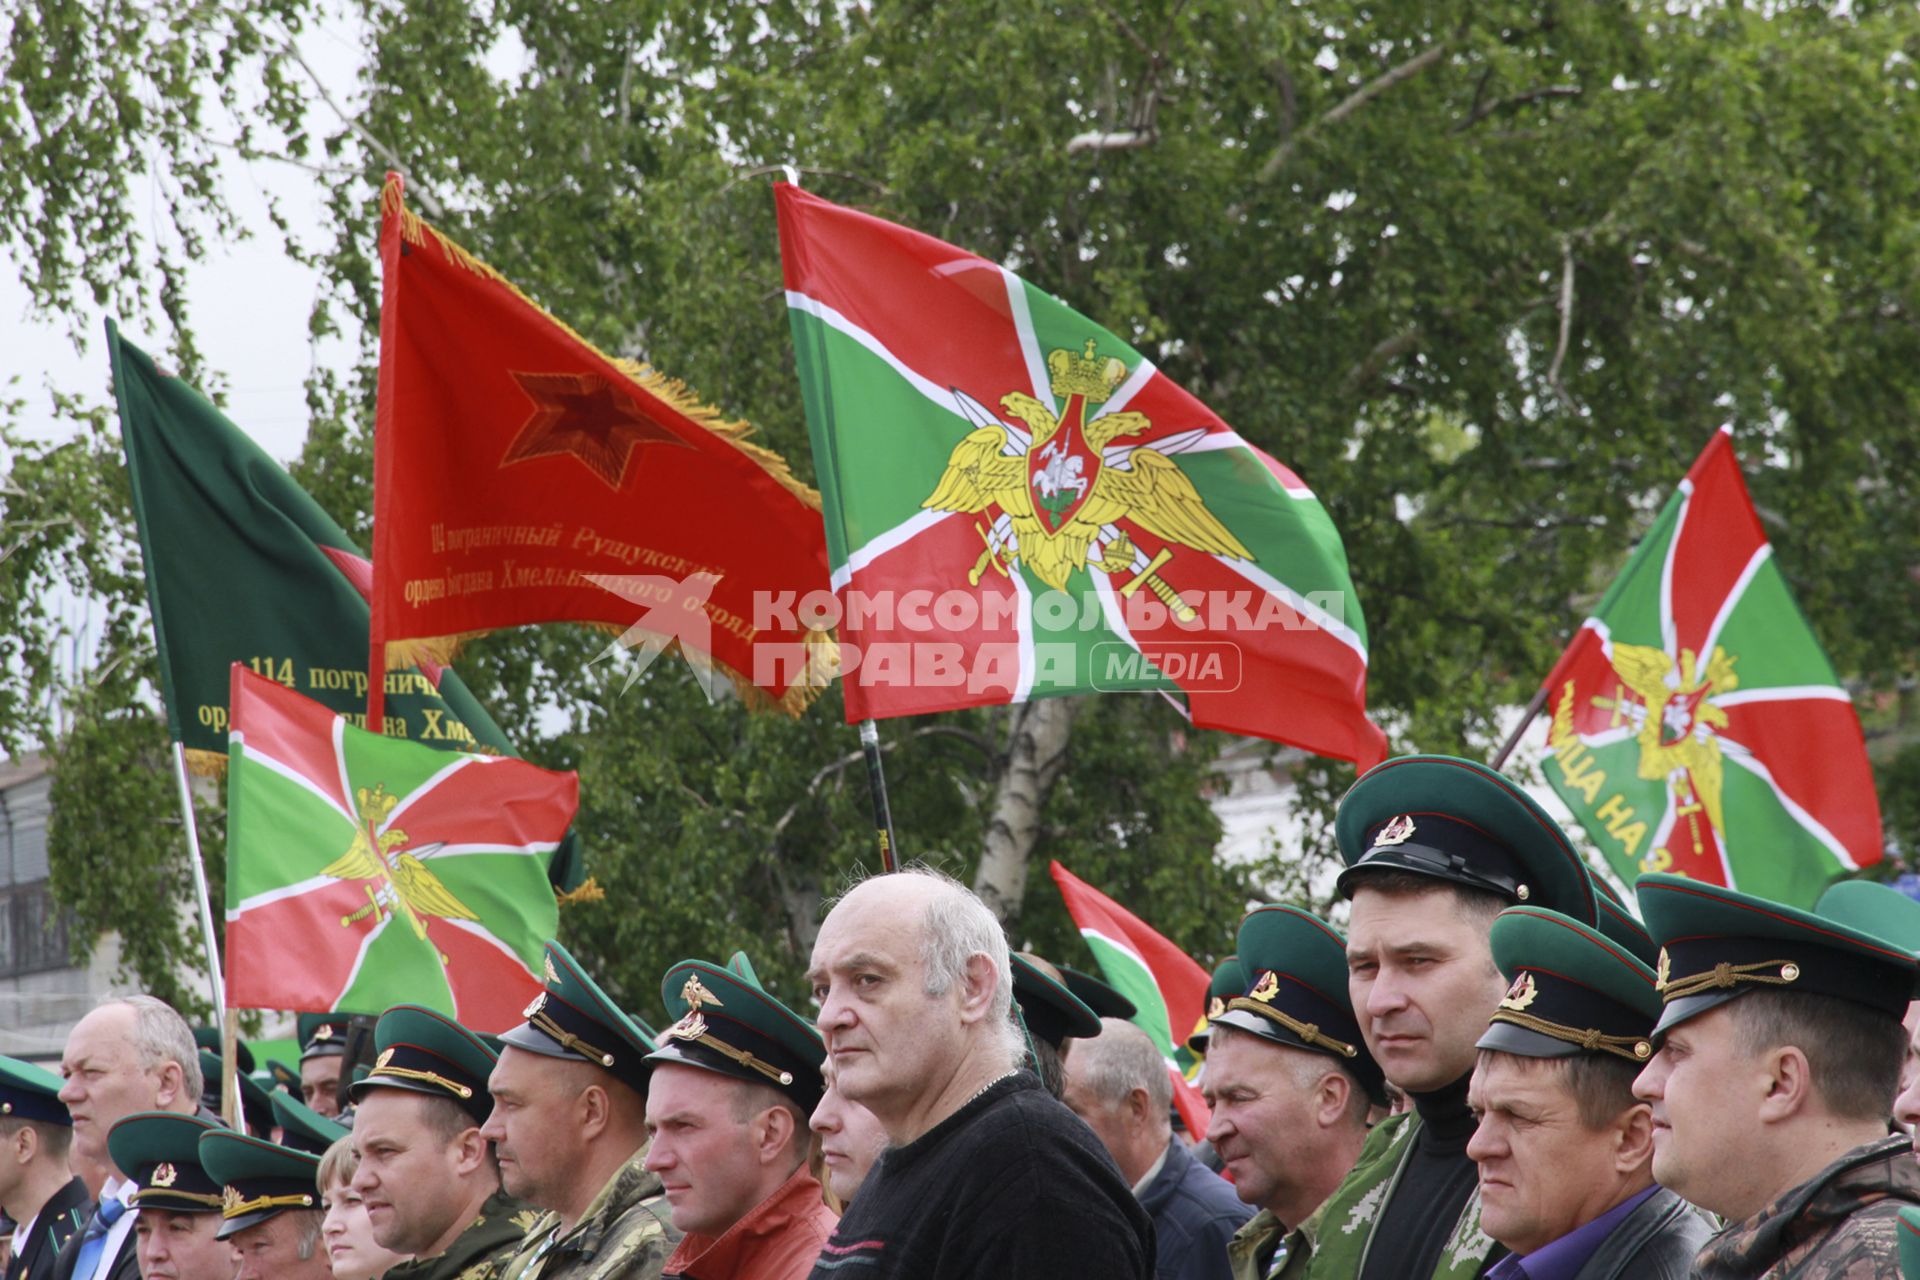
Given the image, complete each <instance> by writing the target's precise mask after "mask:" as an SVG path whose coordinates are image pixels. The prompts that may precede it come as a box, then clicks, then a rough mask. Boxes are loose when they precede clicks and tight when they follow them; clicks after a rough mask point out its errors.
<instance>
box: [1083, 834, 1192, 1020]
mask: <svg viewBox="0 0 1920 1280" xmlns="http://www.w3.org/2000/svg"><path fill="white" fill-rule="evenodd" d="M1047 870H1048V871H1049V872H1050V873H1051V874H1052V876H1053V882H1054V884H1055V885H1057V886H1059V889H1060V896H1061V898H1062V899H1064V900H1065V901H1066V904H1067V914H1068V915H1070V916H1072V917H1073V923H1074V924H1075V926H1077V927H1078V928H1081V929H1092V930H1094V931H1095V932H1097V933H1101V934H1105V935H1106V936H1107V937H1109V938H1114V939H1117V940H1119V941H1123V942H1125V943H1126V944H1127V945H1128V946H1130V947H1132V948H1133V949H1134V950H1135V951H1137V952H1138V953H1139V954H1140V958H1141V959H1142V960H1144V961H1146V964H1147V970H1148V971H1149V972H1150V973H1152V974H1153V981H1154V984H1155V985H1156V986H1158V987H1159V988H1160V999H1161V1002H1162V1003H1164V1004H1165V1005H1166V1006H1167V1027H1168V1029H1169V1030H1171V1031H1172V1033H1173V1034H1174V1036H1175V1037H1176V1038H1178V1037H1182V1036H1184V1035H1185V1034H1186V1033H1187V1031H1189V1030H1191V1029H1192V1028H1193V1026H1194V1025H1195V1024H1196V1023H1198V1022H1199V1021H1200V1019H1201V1017H1202V1015H1204V1014H1205V1012H1206V1008H1207V984H1208V982H1210V981H1211V980H1212V979H1211V977H1210V975H1209V974H1208V973H1207V971H1206V970H1205V969H1202V968H1201V967H1200V963H1199V961H1197V960H1195V959H1194V958H1193V957H1192V956H1190V955H1188V954H1187V953H1186V952H1184V951H1182V950H1181V949H1180V948H1179V947H1177V946H1175V945H1174V943H1173V942H1172V941H1170V940H1169V939H1167V938H1164V937H1162V936H1161V935H1160V934H1159V933H1158V932H1156V931H1155V930H1154V929H1153V927H1152V926H1151V925H1149V924H1147V923H1146V922H1145V921H1144V920H1142V919H1140V917H1139V916H1136V915H1134V914H1133V912H1131V911H1129V910H1127V909H1126V908H1125V907H1123V906H1121V905H1120V904H1119V903H1117V902H1115V901H1114V900H1113V899H1112V898H1109V897H1108V896H1107V895H1106V894H1104V893H1102V892H1100V891H1099V890H1098V889H1096V888H1094V887H1093V886H1092V885H1090V884H1088V883H1087V882H1086V881H1084V880H1082V879H1080V877H1078V876H1076V875H1074V874H1073V872H1071V871H1069V870H1067V869H1066V868H1065V867H1063V866H1061V865H1060V864H1059V863H1058V862H1050V863H1048V864H1047Z"/></svg>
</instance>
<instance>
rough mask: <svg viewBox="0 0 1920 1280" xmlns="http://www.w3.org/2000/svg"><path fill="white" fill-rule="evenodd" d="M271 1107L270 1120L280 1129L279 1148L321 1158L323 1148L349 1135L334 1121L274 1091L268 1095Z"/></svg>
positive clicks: (325, 1151) (292, 1098) (300, 1102)
mask: <svg viewBox="0 0 1920 1280" xmlns="http://www.w3.org/2000/svg"><path fill="white" fill-rule="evenodd" d="M268 1100H269V1101H270V1102H271V1103H272V1104H273V1121H274V1123H275V1124H277V1125H279V1126H280V1145H281V1146H284V1147H292V1148H293V1149H294V1150H295V1151H305V1152H307V1153H308V1154H309V1155H316V1156H323V1155H325V1154H326V1153H327V1148H328V1147H331V1146H332V1145H333V1144H334V1143H336V1142H338V1141H340V1139H342V1138H344V1137H346V1136H347V1134H349V1133H350V1132H352V1130H350V1129H348V1128H347V1126H345V1125H343V1124H341V1123H340V1122H339V1121H337V1120H329V1119H328V1118H327V1117H326V1116H323V1115H321V1114H320V1113H319V1112H318V1111H315V1110H314V1109H313V1108H312V1107H309V1106H308V1105H307V1104H306V1103H304V1102H302V1101H300V1099H298V1098H296V1097H294V1096H292V1095H291V1094H287V1093H282V1092H280V1091H279V1090H278V1089H276V1090H274V1091H273V1092H272V1093H271V1094H269V1095H268Z"/></svg>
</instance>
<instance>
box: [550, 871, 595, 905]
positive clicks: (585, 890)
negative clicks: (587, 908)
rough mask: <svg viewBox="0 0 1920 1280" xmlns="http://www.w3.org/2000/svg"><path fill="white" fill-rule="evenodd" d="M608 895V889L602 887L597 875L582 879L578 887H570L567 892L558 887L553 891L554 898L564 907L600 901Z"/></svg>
mask: <svg viewBox="0 0 1920 1280" xmlns="http://www.w3.org/2000/svg"><path fill="white" fill-rule="evenodd" d="M606 896H607V891H606V890H605V889H602V888H601V887H600V881H599V879H598V878H597V877H595V876H588V877H587V878H586V879H585V880H583V881H581V882H580V887H579V888H577V889H569V890H567V891H566V892H565V893H562V892H560V890H558V889H555V890H554V891H553V900H554V901H555V902H557V903H559V904H560V905H561V906H563V907H574V906H578V905H579V904H581V903H583V902H600V901H602V900H603V899H605V898H606Z"/></svg>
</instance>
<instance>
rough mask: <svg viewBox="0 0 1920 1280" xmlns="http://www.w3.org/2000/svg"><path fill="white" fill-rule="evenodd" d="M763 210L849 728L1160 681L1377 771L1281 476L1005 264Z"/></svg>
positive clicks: (1232, 717) (866, 224) (1320, 573)
mask: <svg viewBox="0 0 1920 1280" xmlns="http://www.w3.org/2000/svg"><path fill="white" fill-rule="evenodd" d="M774 194H775V203H776V206H777V211H778V216H779V224H780V246H781V259H782V264H783V269H784V272H785V276H786V288H787V305H788V315H789V319H790V320H791V323H792V326H793V337H794V349H795V353H796V357H797V360H798V365H799V374H800V384H801V391H802V393H803V395H804V396H805V400H806V411H807V422H808V426H809V429H810V431H811V434H812V440H813V453H814V460H815V463H816V466H817V469H818V472H819V479H820V488H821V497H822V502H823V511H824V514H825V518H826V532H827V546H828V550H829V554H830V556H831V559H832V565H833V588H834V592H835V593H836V597H837V602H836V606H835V608H836V613H837V617H838V620H839V622H840V639H841V642H842V644H843V651H842V662H841V681H842V689H843V692H844V694H845V697H846V704H847V718H848V719H849V720H864V719H868V718H879V717H887V716H898V715H911V714H916V713H922V712H932V711H944V710H951V709H953V708H957V707H968V706H980V705H987V704H993V703H1007V702H1019V701H1025V700H1026V699H1028V698H1034V697H1043V696H1049V695H1056V694H1072V693H1084V692H1092V691H1096V690H1129V689H1132V690H1139V689H1157V690H1160V691H1162V692H1165V693H1167V694H1168V695H1169V696H1173V697H1176V698H1179V699H1184V701H1185V704H1186V708H1187V711H1188V713H1189V715H1190V716H1191V718H1192V720H1193V722H1194V723H1195V724H1197V725H1200V726H1202V727H1204V728H1212V729H1223V730H1228V731H1230V732H1236V733H1251V734H1257V735H1259V736H1261V737H1266V738H1273V739H1276V740H1279V741H1283V742H1289V743H1293V744H1295V745H1298V746H1301V747H1304V748H1306V749H1308V750H1310V751H1315V752H1318V753H1320V754H1323V755H1328V756H1334V757H1338V758H1340V759H1345V760H1352V761H1355V762H1357V763H1358V764H1360V765H1361V766H1362V767H1365V766H1367V765H1370V764H1373V763H1374V762H1376V761H1378V760H1379V759H1380V758H1381V757H1382V756H1383V755H1384V754H1385V745H1386V744H1385V738H1384V736H1383V735H1382V734H1381V732H1380V730H1379V729H1378V728H1376V727H1375V726H1374V725H1373V724H1372V723H1370V722H1369V721H1368V719H1367V717H1366V679H1367V636H1366V623H1365V621H1364V619H1363V618H1362V617H1361V613H1360V606H1359V601H1358V599H1357V598H1356V596H1355V595H1354V591H1353V583H1352V580H1351V579H1350V577H1349V576H1348V572H1347V559H1346V551H1345V549H1344V548H1343V546H1342V545H1341V542H1340V535H1339V533H1338V531H1337V530H1336V529H1335V528H1334V525H1333V521H1332V520H1331V518H1329V516H1328V514H1327V511H1326V509H1325V508H1324V507H1322V506H1321V504H1320V503H1319V501H1318V500H1317V499H1316V498H1315V497H1314V495H1313V493H1312V492H1311V491H1310V490H1309V489H1308V488H1307V487H1306V485H1305V484H1303V483H1302V482H1301V480H1300V478H1299V477H1298V476H1296V475H1294V474H1293V473H1292V472H1291V471H1289V470H1287V469H1286V468H1285V467H1283V466H1281V465H1280V464H1279V463H1277V462H1275V461H1274V460H1273V459H1272V458H1269V457H1267V456H1265V455H1264V454H1262V453H1260V452H1259V451H1258V450H1256V449H1254V448H1252V447H1250V446H1249V445H1248V444H1247V442H1246V441H1245V440H1243V439H1242V438H1241V437H1240V436H1239V434H1238V433H1236V432H1235V431H1234V430H1233V429H1232V428H1230V427H1229V426H1227V424H1226V423H1224V422H1222V421H1221V420H1220V419H1219V418H1218V417H1217V416H1216V415H1215V414H1214V413H1213V412H1212V411H1210V410H1209V409H1208V408H1207V407H1206V406H1205V405H1203V404H1201V403H1200V402H1199V401H1198V400H1196V399H1194V397H1192V396H1191V395H1189V394H1187V393H1186V392H1185V391H1183V390H1182V389H1181V388H1180V387H1178V386H1176V385H1175V384H1174V383H1173V382H1172V381H1171V380H1170V379H1168V378H1167V377H1166V376H1165V375H1164V374H1162V373H1160V372H1159V371H1158V370H1157V369H1155V368H1154V365H1153V363H1152V362H1151V361H1150V360H1148V359H1146V358H1145V357H1144V356H1142V355H1141V354H1140V353H1139V352H1138V351H1136V350H1134V349H1133V348H1132V347H1131V346H1129V345H1128V344H1127V343H1125V342H1123V341H1121V340H1120V339H1119V338H1117V337H1115V336H1114V335H1113V334H1112V333H1110V332H1109V331H1107V330H1106V329H1103V328H1101V327H1100V326H1099V325H1097V324H1095V323H1093V322H1092V321H1090V320H1088V319H1087V318H1086V317H1084V316H1082V315H1079V314H1078V313H1076V312H1075V311H1073V310H1072V309H1071V308H1069V307H1067V306H1066V305H1065V304H1063V303H1061V302H1060V301H1059V300H1058V299H1056V298H1054V297H1052V296H1051V295H1049V294H1047V293H1044V292H1042V291H1041V290H1039V289H1036V288H1034V287H1032V286H1031V285H1029V284H1027V283H1026V282H1025V281H1023V280H1021V279H1020V278H1019V277H1018V276H1016V275H1014V274H1013V273H1012V272H1011V271H1008V270H1006V269H1005V268H1002V267H1000V266H997V265H995V264H993V263H991V262H988V261H986V260H985V259H983V258H979V257H976V256H975V255H973V254H970V253H967V252H965V251H964V250H961V249H957V248H955V247H954V246H952V245H950V244H947V243H945V242H943V241H940V240H936V239H934V238H933V237H931V236H927V235H922V234H920V233H919V232H916V231H911V230H908V229H907V228H905V227H902V226H898V225H896V224H894V223H891V222H886V221H883V220H881V219H879V218H876V217H872V216H870V215H867V214H864V213H860V212H857V211H855V210H853V209H847V208H842V207H841V206H839V205H835V204H831V203H829V202H828V201H825V200H822V199H820V198H818V197H817V196H813V195H809V194H808V193H806V192H804V191H802V190H800V189H798V188H796V187H793V186H791V185H788V184H785V183H778V184H775V187H774Z"/></svg>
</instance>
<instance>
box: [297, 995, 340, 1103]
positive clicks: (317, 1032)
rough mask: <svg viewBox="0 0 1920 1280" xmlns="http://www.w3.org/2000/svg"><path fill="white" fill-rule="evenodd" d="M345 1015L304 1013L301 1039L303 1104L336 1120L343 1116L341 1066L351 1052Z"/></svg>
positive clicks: (299, 1023)
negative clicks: (348, 1050)
mask: <svg viewBox="0 0 1920 1280" xmlns="http://www.w3.org/2000/svg"><path fill="white" fill-rule="evenodd" d="M351 1016H352V1015H351V1014H345V1013H303V1014H301V1015H300V1017H299V1018H298V1019H297V1020H296V1021H295V1027H296V1031H295V1034H296V1035H298V1036H299V1038H300V1101H302V1102H304V1103H306V1104H307V1106H309V1107H311V1108H312V1109H313V1110H315V1111H317V1112H319V1113H320V1114H321V1115H323V1116H326V1117H327V1118H328V1119H333V1118H334V1117H337V1116H338V1115H339V1114H340V1064H341V1062H342V1060H343V1059H344V1058H345V1056H346V1052H347V1020H348V1019H349V1018H350V1017H351Z"/></svg>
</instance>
